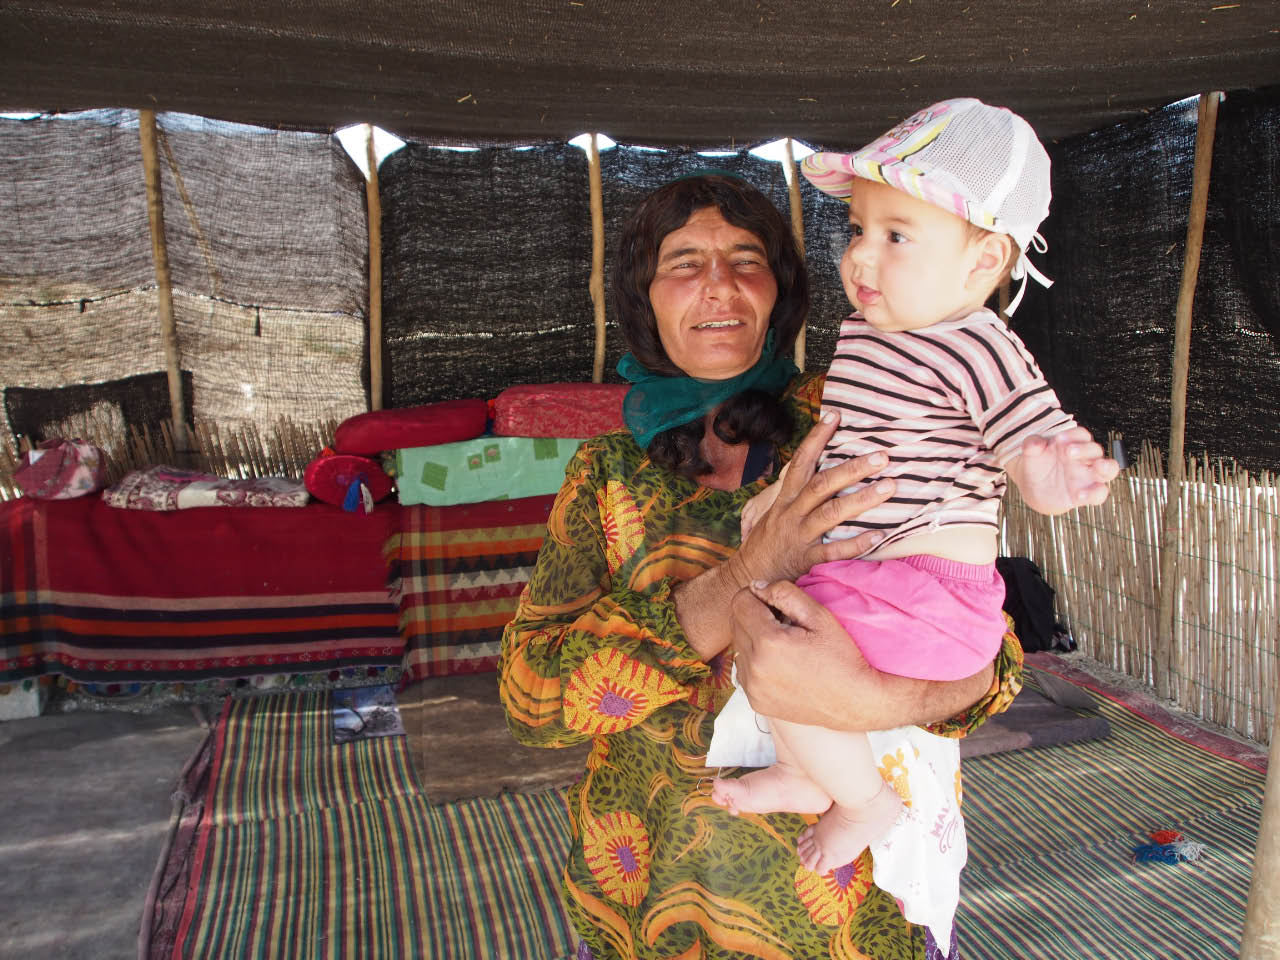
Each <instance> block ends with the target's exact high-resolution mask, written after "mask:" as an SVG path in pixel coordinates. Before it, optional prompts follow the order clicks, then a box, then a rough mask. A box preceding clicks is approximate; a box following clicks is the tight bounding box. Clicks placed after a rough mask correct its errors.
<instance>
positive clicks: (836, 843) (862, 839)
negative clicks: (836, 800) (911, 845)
mask: <svg viewBox="0 0 1280 960" xmlns="http://www.w3.org/2000/svg"><path fill="white" fill-rule="evenodd" d="M901 812H902V800H901V798H899V796H898V795H897V794H896V793H895V792H894V791H893V788H892V787H890V786H889V785H888V784H887V783H884V784H881V786H880V790H879V791H877V793H876V795H875V796H874V797H872V798H871V799H870V800H869V801H868V802H867V803H865V804H863V805H862V806H861V807H841V806H837V805H836V804H832V806H831V809H830V810H828V811H827V812H826V813H824V814H823V815H822V817H821V819H819V820H818V822H817V823H815V824H813V825H812V826H809V827H805V828H804V829H803V830H802V831H800V836H799V837H798V838H797V839H796V853H797V854H798V855H799V857H800V862H801V863H803V864H804V865H805V866H806V867H808V868H809V869H810V870H812V871H814V872H815V873H826V872H827V871H828V870H834V869H836V868H837V867H842V866H844V865H845V864H846V863H849V862H851V861H852V860H853V859H854V858H855V857H857V856H858V854H860V853H862V851H863V850H865V849H866V848H867V847H868V846H870V845H871V844H872V843H874V842H875V841H876V840H878V839H880V837H881V835H882V834H884V832H885V831H886V830H888V829H889V828H890V827H891V826H893V822H894V821H895V820H897V819H898V814H899V813H901Z"/></svg>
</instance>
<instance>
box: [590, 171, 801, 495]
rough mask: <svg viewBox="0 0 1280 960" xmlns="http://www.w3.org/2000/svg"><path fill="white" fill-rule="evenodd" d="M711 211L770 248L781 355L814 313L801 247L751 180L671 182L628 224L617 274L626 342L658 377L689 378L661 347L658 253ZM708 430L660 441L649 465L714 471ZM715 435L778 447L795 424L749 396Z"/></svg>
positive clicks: (727, 410) (731, 405) (754, 393)
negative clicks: (654, 293) (703, 447)
mask: <svg viewBox="0 0 1280 960" xmlns="http://www.w3.org/2000/svg"><path fill="white" fill-rule="evenodd" d="M707 208H714V209H716V210H719V211H720V215H721V216H722V217H724V218H725V220H726V221H728V222H729V223H731V224H732V225H733V226H735V227H740V228H742V229H743V230H749V231H751V233H753V234H755V235H756V236H757V237H759V238H760V241H761V243H763V244H764V249H765V255H766V257H767V258H768V261H769V269H770V270H771V271H772V272H773V277H774V280H775V281H776V282H777V284H778V299H777V301H776V302H775V303H774V305H773V312H772V313H771V314H770V315H769V328H770V329H771V330H772V331H773V337H774V345H775V350H776V352H777V354H778V355H779V356H783V355H785V354H787V353H790V352H791V350H792V349H793V347H794V345H795V341H796V337H797V336H798V335H799V333H800V329H801V327H802V326H803V325H804V320H805V316H806V315H807V314H808V312H809V277H808V274H807V273H806V272H805V267H804V258H803V257H802V256H801V255H800V251H799V250H798V249H797V248H796V243H795V238H794V237H793V235H792V233H791V225H790V224H789V223H788V222H787V221H786V219H785V218H784V217H783V216H782V214H781V213H779V212H778V208H777V207H775V206H774V205H773V203H772V201H770V200H769V198H768V197H766V196H765V195H764V194H762V193H761V192H760V191H759V190H757V189H756V188H755V187H753V186H751V185H750V184H749V183H747V182H746V181H745V180H739V179H737V178H736V177H728V176H721V175H719V174H708V175H706V176H700V177H688V178H685V179H682V180H675V181H672V182H671V183H668V184H666V185H664V186H662V187H659V188H658V189H657V190H655V191H654V192H653V193H651V194H649V196H648V197H646V198H645V199H644V201H642V202H641V204H640V206H639V207H638V208H637V209H636V211H635V213H633V214H632V215H631V219H630V220H629V221H627V225H626V226H625V227H624V228H623V231H622V240H621V242H620V243H619V244H618V256H617V258H616V259H615V260H614V270H613V297H614V304H615V306H616V308H617V312H618V325H619V328H620V330H621V332H622V338H623V339H624V340H625V341H626V343H627V347H628V348H629V349H630V350H631V352H632V353H633V354H635V356H636V359H637V360H639V361H640V362H641V363H642V364H644V366H646V367H647V368H649V369H650V370H652V371H653V372H654V373H662V374H666V375H668V376H682V375H684V371H683V370H681V369H679V368H678V367H677V366H676V365H675V364H674V363H672V362H671V359H670V358H669V357H668V356H667V352H666V350H664V349H663V347H662V339H661V337H660V336H659V334H658V318H657V317H656V316H655V315H654V312H653V305H652V303H650V301H649V285H650V284H652V283H653V277H654V274H655V273H656V272H657V267H658V250H659V249H660V248H661V246H662V241H663V240H664V239H665V238H666V236H667V234H669V233H671V232H672V231H675V230H679V229H680V228H681V227H683V226H684V225H685V224H686V223H687V222H688V221H689V217H690V216H692V215H693V214H694V212H695V211H698V210H705V209H707ZM704 423H705V422H704V421H703V420H701V419H699V420H695V421H694V422H692V423H687V424H685V425H684V426H680V427H673V428H671V429H670V430H666V431H664V432H662V433H660V434H658V435H657V436H656V437H654V438H653V442H652V443H650V444H649V456H650V458H651V459H652V460H653V461H654V462H656V463H660V464H662V465H664V466H666V467H668V468H670V469H671V470H674V471H675V472H676V473H680V474H684V475H685V476H689V477H698V476H701V475H702V474H704V473H707V472H709V471H710V470H711V465H710V464H709V463H708V462H707V461H706V460H705V459H704V458H703V456H702V454H701V452H700V449H699V447H700V444H701V442H702V437H703V433H704V432H705V431H704ZM714 429H715V431H716V435H717V436H718V437H720V439H721V440H723V441H725V443H748V444H758V443H769V444H771V445H773V446H774V447H777V446H779V445H780V444H782V443H784V442H785V441H786V440H787V439H789V438H790V436H791V430H792V424H791V420H790V418H789V417H788V416H787V413H786V411H785V410H784V409H783V407H782V404H781V403H779V402H778V400H777V399H776V398H774V397H771V396H769V395H768V394H767V393H764V392H762V391H759V390H748V391H747V392H745V393H741V394H738V396H736V397H734V398H732V399H730V400H729V401H728V402H726V403H725V404H724V406H723V407H722V408H721V410H720V412H719V413H718V414H717V415H716V419H715V424H714Z"/></svg>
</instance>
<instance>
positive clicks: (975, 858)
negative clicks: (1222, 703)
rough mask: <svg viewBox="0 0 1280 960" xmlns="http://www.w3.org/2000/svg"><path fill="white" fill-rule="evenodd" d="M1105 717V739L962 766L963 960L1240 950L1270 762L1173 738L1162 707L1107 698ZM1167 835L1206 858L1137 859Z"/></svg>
mask: <svg viewBox="0 0 1280 960" xmlns="http://www.w3.org/2000/svg"><path fill="white" fill-rule="evenodd" d="M1073 679H1078V678H1073ZM1095 692H1101V691H1100V690H1097V689H1096V688H1095ZM1127 699H1133V698H1132V697H1127ZM1099 709H1100V711H1101V712H1102V714H1103V716H1104V717H1105V718H1106V719H1107V721H1108V722H1109V723H1110V724H1111V735H1110V736H1109V737H1107V738H1105V739H1101V740H1091V741H1083V742H1079V743H1073V744H1067V745H1063V746H1056V747H1050V748H1046V749H1042V750H1019V751H1014V752H1011V753H1006V754H1000V755H994V756H988V757H977V758H974V759H972V760H966V761H965V764H964V787H965V793H964V813H965V825H966V827H967V830H968V835H969V863H968V866H966V867H965V870H964V873H963V874H962V876H961V884H962V887H961V896H960V904H961V907H960V916H959V924H960V930H961V940H960V945H961V953H962V956H964V957H965V958H966V960H1005V958H1009V960H1015V958H1016V960H1023V958H1052V960H1077V958H1078V960H1100V958H1105V960H1152V958H1161V960H1215V958H1223V960H1228V958H1235V957H1236V956H1237V955H1238V953H1239V945H1240V936H1241V932H1242V930H1243V928H1244V915H1245V907H1246V904H1247V902H1248V897H1249V881H1250V875H1251V871H1252V865H1253V853H1254V848H1255V846H1256V844H1257V838H1258V828H1259V821H1260V818H1261V808H1262V797H1263V793H1264V789H1265V780H1266V776H1265V773H1264V772H1262V769H1263V760H1264V758H1263V757H1262V756H1261V755H1260V754H1255V755H1253V756H1248V754H1249V753H1251V752H1250V751H1247V750H1243V751H1242V750H1239V749H1236V748H1234V747H1232V745H1231V744H1229V743H1227V742H1225V741H1219V743H1218V744H1216V745H1215V744H1214V743H1213V742H1212V741H1213V740H1215V739H1217V738H1214V737H1213V735H1207V737H1205V736H1201V737H1195V739H1199V740H1200V741H1201V742H1200V743H1193V742H1189V741H1188V736H1193V735H1191V734H1190V733H1189V730H1190V728H1188V727H1186V726H1183V728H1182V729H1181V730H1178V725H1177V724H1176V723H1175V724H1171V725H1169V726H1170V727H1171V729H1174V730H1175V733H1179V734H1186V735H1187V736H1184V735H1175V733H1171V732H1168V731H1167V730H1166V729H1164V728H1163V726H1162V724H1163V723H1164V718H1163V717H1162V716H1161V711H1159V709H1158V708H1156V709H1155V710H1154V711H1152V715H1153V717H1154V721H1155V722H1153V720H1151V719H1147V718H1146V717H1144V716H1142V715H1140V714H1138V713H1135V712H1133V711H1132V710H1130V709H1129V708H1127V707H1125V706H1123V705H1121V704H1120V703H1118V702H1114V701H1112V700H1110V699H1107V698H1105V697H1100V698H1099ZM1205 740H1209V741H1211V742H1209V743H1208V744H1206V743H1205ZM1206 745H1207V746H1208V747H1209V749H1206ZM1219 748H1220V749H1219ZM1219 754H1222V755H1219ZM1232 754H1236V755H1238V756H1241V757H1242V758H1243V759H1244V761H1245V762H1239V761H1238V760H1237V759H1229V757H1230V756H1231V755H1232ZM1169 829H1172V830H1177V831H1179V832H1181V833H1182V834H1183V836H1184V838H1185V839H1186V840H1189V841H1192V842H1196V843H1203V844H1204V845H1205V851H1204V853H1203V855H1202V856H1201V857H1200V858H1199V859H1197V860H1192V861H1184V862H1179V863H1176V864H1166V863H1161V862H1141V863H1140V862H1135V861H1134V857H1133V849H1134V848H1135V847H1137V846H1139V845H1141V844H1144V843H1145V844H1149V843H1151V840H1150V837H1149V834H1150V833H1151V832H1152V831H1156V830H1169Z"/></svg>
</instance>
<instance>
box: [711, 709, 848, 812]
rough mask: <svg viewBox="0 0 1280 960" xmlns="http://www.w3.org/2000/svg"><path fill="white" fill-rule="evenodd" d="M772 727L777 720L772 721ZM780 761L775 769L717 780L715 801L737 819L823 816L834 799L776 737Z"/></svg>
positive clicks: (715, 783) (712, 786)
mask: <svg viewBox="0 0 1280 960" xmlns="http://www.w3.org/2000/svg"><path fill="white" fill-rule="evenodd" d="M769 722H770V723H771V724H772V723H774V722H775V721H772V720H770V721H769ZM774 747H775V749H776V752H777V755H778V759H777V761H776V762H775V763H774V764H773V766H771V767H765V768H764V769H763V770H753V771H752V772H751V773H748V774H744V775H743V776H741V777H738V778H736V779H734V780H724V779H720V778H716V779H715V780H714V781H713V782H712V784H711V799H712V800H714V801H715V802H716V803H718V804H719V805H720V806H722V807H724V808H725V809H727V810H728V811H729V812H730V813H732V814H733V815H734V816H735V817H736V816H737V815H738V814H740V813H778V812H781V811H786V812H788V813H822V811H824V810H826V809H827V808H828V807H830V806H831V797H830V796H828V795H827V793H826V792H825V791H824V790H823V789H822V788H821V787H819V786H818V785H817V784H816V783H814V782H813V781H812V780H811V779H809V775H808V774H807V773H805V772H804V770H802V769H801V768H800V767H799V766H798V765H797V764H796V762H795V759H794V757H792V756H791V753H790V751H789V750H788V749H787V746H786V744H785V743H783V742H782V741H781V740H780V739H778V737H776V736H775V737H774Z"/></svg>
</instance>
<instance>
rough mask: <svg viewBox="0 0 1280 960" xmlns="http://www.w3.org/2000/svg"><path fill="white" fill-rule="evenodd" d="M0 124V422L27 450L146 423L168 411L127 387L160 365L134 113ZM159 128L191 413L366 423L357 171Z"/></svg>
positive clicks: (311, 146)
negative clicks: (0, 340) (30, 442)
mask: <svg viewBox="0 0 1280 960" xmlns="http://www.w3.org/2000/svg"><path fill="white" fill-rule="evenodd" d="M3 126H4V128H3V136H0V182H3V183H5V184H6V185H7V187H8V188H7V189H5V190H3V191H0V329H3V330H4V341H5V343H6V344H8V345H11V349H6V350H2V351H0V387H2V388H4V394H5V395H4V401H5V402H4V417H5V421H6V422H5V423H4V425H5V426H7V427H8V428H9V432H10V433H11V434H14V435H17V434H26V435H30V436H45V435H52V434H57V433H62V434H67V433H70V434H72V435H74V434H76V433H82V432H86V429H87V427H86V424H87V421H88V420H92V421H94V422H96V423H98V424H104V425H105V424H110V425H112V426H115V427H120V428H122V427H123V425H124V424H125V423H128V424H129V425H132V426H136V427H142V426H144V425H145V426H151V427H155V426H157V425H158V424H159V422H160V421H161V420H164V419H166V418H167V417H168V416H169V405H168V401H167V387H166V388H165V393H163V394H162V396H164V397H165V400H164V402H163V403H161V404H155V403H154V402H152V401H151V400H150V399H147V397H144V393H145V391H144V389H143V386H142V384H141V382H140V381H139V380H138V379H137V378H144V379H145V378H150V379H148V380H146V382H147V383H150V382H151V380H154V376H153V375H157V373H158V375H159V376H161V377H164V376H165V374H164V371H165V369H166V361H165V353H164V345H163V340H162V336H161V330H160V325H159V323H158V322H157V320H156V317H157V294H156V269H155V263H154V260H153V257H152V250H151V235H150V223H149V218H148V214H147V204H146V191H145V186H144V174H143V166H142V161H141V148H140V144H139V130H138V117H137V114H136V113H135V112H134V111H129V110H99V111H88V112H84V113H77V114H70V115H58V116H52V117H41V118H38V119H33V120H25V121H14V120H7V121H3ZM158 128H159V130H158V132H159V142H160V172H161V188H162V191H163V196H164V224H165V240H166V245H167V248H168V258H169V265H170V272H171V278H172V286H173V312H174V318H175V321H176V323H177V328H178V346H179V351H180V355H181V364H182V368H183V371H184V378H185V379H187V380H188V387H189V388H192V389H193V393H188V395H187V401H188V407H189V410H190V415H191V416H192V417H194V418H196V419H198V420H205V421H217V422H223V423H239V422H245V421H257V422H259V423H262V422H270V421H273V420H275V419H277V418H278V417H281V416H287V417H290V418H292V419H294V420H297V421H302V422H314V421H321V420H325V419H335V420H341V419H343V418H345V417H347V416H349V415H351V414H353V413H359V412H362V411H363V410H364V409H365V393H366V387H365V385H364V382H363V379H362V377H363V376H364V374H363V371H364V369H365V367H366V365H367V346H366V344H367V334H366V324H367V319H366V307H365V304H366V303H367V297H368V278H367V266H368V227H367V222H368V221H367V214H366V211H365V199H364V181H363V177H362V176H361V174H360V171H359V170H358V169H357V168H356V166H355V165H354V164H352V163H351V161H350V159H349V158H348V157H347V155H346V153H345V152H344V151H343V150H342V148H341V146H340V145H339V144H338V143H337V141H336V140H335V139H334V138H333V137H331V136H329V135H327V134H313V133H292V132H283V131H277V130H267V129H263V128H259V127H249V126H245V125H242V124H231V123H221V122H214V121H210V120H205V119H202V118H200V117H192V116H187V115H182V114H161V115H160V117H159V118H158ZM68 385H75V389H74V397H72V396H69V395H64V396H62V397H55V396H52V395H51V396H48V397H46V398H44V400H42V401H41V402H46V401H47V409H46V410H45V412H43V413H41V412H40V411H39V410H38V409H36V406H39V404H36V406H33V403H32V401H33V395H32V394H31V393H30V392H29V391H32V390H36V391H39V390H47V391H52V390H57V389H59V388H63V387H67V386H68ZM91 385H92V386H91ZM134 387H136V388H137V389H133V388H134ZM24 391H28V392H24ZM147 396H149V394H148V395H147ZM141 408H145V409H141ZM125 409H128V410H129V411H130V414H131V415H130V416H128V417H125V416H124V410H125ZM140 412H141V413H142V416H141V417H140V418H139V417H138V414H139V413H140Z"/></svg>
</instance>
